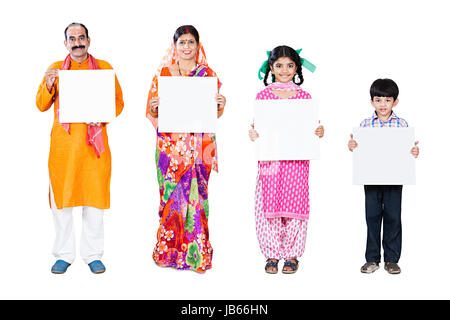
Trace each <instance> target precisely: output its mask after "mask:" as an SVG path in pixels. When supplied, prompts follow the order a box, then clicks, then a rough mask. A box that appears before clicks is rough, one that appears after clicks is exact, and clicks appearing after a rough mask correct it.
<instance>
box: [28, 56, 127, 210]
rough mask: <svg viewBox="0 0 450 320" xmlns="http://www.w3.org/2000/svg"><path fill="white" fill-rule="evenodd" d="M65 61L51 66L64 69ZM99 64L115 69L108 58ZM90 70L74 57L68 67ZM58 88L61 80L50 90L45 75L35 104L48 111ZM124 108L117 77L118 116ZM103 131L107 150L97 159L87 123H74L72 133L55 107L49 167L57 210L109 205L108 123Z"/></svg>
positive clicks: (100, 207)
mask: <svg viewBox="0 0 450 320" xmlns="http://www.w3.org/2000/svg"><path fill="white" fill-rule="evenodd" d="M62 64H63V61H58V62H55V63H53V64H52V65H51V66H50V67H49V69H51V68H54V69H59V70H61V66H62ZM97 64H98V67H99V69H112V67H111V65H110V64H109V63H108V62H106V61H103V60H97ZM87 69H89V68H88V60H86V61H84V62H82V63H78V62H75V61H73V60H71V64H70V69H69V70H87ZM58 88H59V84H58V79H57V80H56V81H55V84H54V86H53V88H52V91H51V92H49V91H48V89H47V85H46V83H45V78H44V79H43V80H42V82H41V85H40V86H39V89H38V92H37V96H36V105H37V107H38V109H39V110H40V111H47V110H48V109H50V107H51V106H52V104H53V103H54V102H56V101H57V100H58ZM81 96H82V93H80V97H81ZM53 109H55V108H53ZM122 110H123V98H122V89H121V88H120V84H119V81H118V80H117V77H116V115H117V116H118V115H119V114H120V113H121V112H122ZM102 131H103V143H104V146H105V151H104V152H103V153H102V154H101V155H100V158H97V155H96V154H95V151H94V148H93V147H92V146H89V145H88V144H87V142H86V134H87V125H86V124H84V123H71V124H70V134H69V133H67V132H66V131H65V130H64V128H63V127H62V126H61V124H60V123H59V122H58V118H57V116H56V110H54V120H53V127H52V132H51V142H50V155H49V159H48V170H49V173H50V183H51V186H52V189H53V194H54V197H55V203H56V207H57V208H58V209H61V208H67V207H77V206H90V207H95V208H99V209H108V208H109V185H110V181H111V152H110V149H109V145H108V134H107V131H106V124H102Z"/></svg>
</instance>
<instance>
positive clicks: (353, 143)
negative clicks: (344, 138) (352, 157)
mask: <svg viewBox="0 0 450 320" xmlns="http://www.w3.org/2000/svg"><path fill="white" fill-rule="evenodd" d="M356 147H358V143H357V142H356V141H355V140H353V133H352V134H350V140H349V142H348V150H350V151H351V152H353V150H355V148H356Z"/></svg>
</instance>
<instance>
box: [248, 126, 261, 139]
mask: <svg viewBox="0 0 450 320" xmlns="http://www.w3.org/2000/svg"><path fill="white" fill-rule="evenodd" d="M248 136H249V137H250V140H252V141H255V140H256V139H258V138H259V134H258V132H257V131H256V130H255V125H254V124H252V128H251V129H250V130H248Z"/></svg>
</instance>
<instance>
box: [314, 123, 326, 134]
mask: <svg viewBox="0 0 450 320" xmlns="http://www.w3.org/2000/svg"><path fill="white" fill-rule="evenodd" d="M319 123H320V121H319ZM324 133H325V129H324V128H323V125H320V126H318V127H317V129H316V131H314V134H315V135H316V136H318V137H319V138H322V137H323V135H324Z"/></svg>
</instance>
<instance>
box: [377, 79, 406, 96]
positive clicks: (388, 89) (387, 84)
mask: <svg viewBox="0 0 450 320" xmlns="http://www.w3.org/2000/svg"><path fill="white" fill-rule="evenodd" d="M398 93H399V91H398V86H397V84H396V83H395V82H394V81H393V80H391V79H377V80H375V81H374V82H373V83H372V85H371V86H370V99H371V100H373V98H374V97H393V98H394V100H397V98H398Z"/></svg>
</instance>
